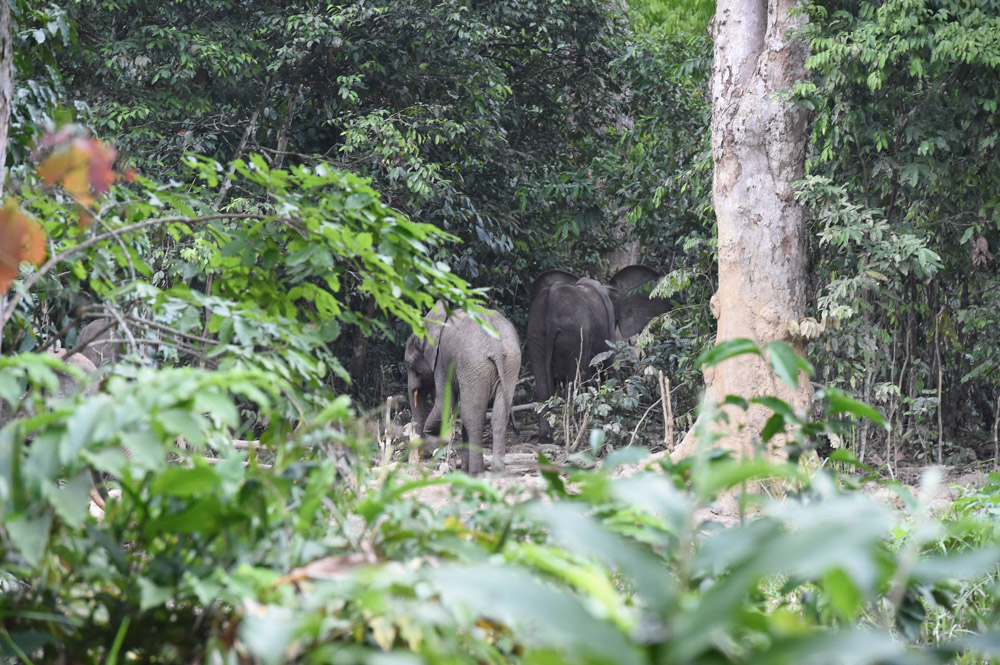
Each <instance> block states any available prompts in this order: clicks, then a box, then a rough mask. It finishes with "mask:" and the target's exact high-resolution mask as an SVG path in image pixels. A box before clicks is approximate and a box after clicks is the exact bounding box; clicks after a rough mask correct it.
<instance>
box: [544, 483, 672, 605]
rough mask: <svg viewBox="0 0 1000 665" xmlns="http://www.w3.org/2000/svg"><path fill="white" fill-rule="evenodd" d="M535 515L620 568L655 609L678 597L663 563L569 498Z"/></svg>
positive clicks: (561, 536)
mask: <svg viewBox="0 0 1000 665" xmlns="http://www.w3.org/2000/svg"><path fill="white" fill-rule="evenodd" d="M531 514H532V515H533V516H534V517H536V518H537V519H540V520H542V521H544V522H545V523H546V524H547V525H548V528H549V530H550V531H551V533H552V536H553V538H554V539H555V541H556V542H558V543H560V544H562V546H563V547H565V548H567V549H569V550H571V551H573V552H577V553H579V554H583V555H586V556H592V557H594V558H596V559H598V560H599V561H603V562H604V563H605V564H607V565H609V566H611V567H612V568H613V569H615V570H617V571H618V572H619V573H621V574H622V575H623V576H625V577H626V578H627V579H629V580H631V582H632V583H633V584H634V585H635V589H636V593H637V594H638V595H639V596H640V597H641V598H643V599H644V601H645V602H646V604H647V605H648V606H650V607H652V608H665V607H667V605H668V604H669V603H670V601H671V600H672V599H673V597H674V593H675V591H674V589H673V586H672V584H671V583H670V579H669V576H668V575H666V574H664V573H665V570H664V566H663V563H662V562H661V561H660V560H658V559H657V558H656V557H655V556H653V555H652V554H651V553H650V552H649V551H647V550H645V549H643V548H642V547H641V546H639V545H638V544H636V543H634V542H629V541H627V540H625V539H624V538H622V537H621V536H619V535H617V534H614V533H611V532H609V531H608V530H607V529H605V528H604V527H602V526H601V525H600V524H598V523H597V522H596V521H595V520H594V519H592V518H590V517H588V516H587V515H586V514H585V513H584V507H583V506H582V505H578V504H577V505H574V504H573V503H571V502H569V501H560V502H554V503H552V504H548V505H537V506H534V507H533V508H532V509H531Z"/></svg>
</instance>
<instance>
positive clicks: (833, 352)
mask: <svg viewBox="0 0 1000 665" xmlns="http://www.w3.org/2000/svg"><path fill="white" fill-rule="evenodd" d="M809 12H810V15H811V16H810V18H811V22H810V24H809V27H808V28H807V29H806V32H805V36H806V38H807V39H809V42H810V45H811V50H812V55H811V56H810V58H809V60H808V67H809V68H810V69H811V70H812V72H813V80H812V81H810V82H806V83H803V84H801V85H799V86H798V88H797V93H798V94H799V96H800V98H801V99H802V100H803V102H804V103H806V104H808V105H810V106H811V107H812V108H813V109H814V111H815V120H814V126H813V127H814V128H813V137H812V143H813V148H814V150H813V152H812V155H813V156H812V158H811V160H810V163H809V166H808V171H809V175H808V177H807V179H806V181H805V182H804V183H803V186H802V188H801V190H800V192H799V196H800V198H801V199H802V200H803V201H804V202H805V203H806V204H807V206H808V207H809V208H810V210H811V211H812V213H813V219H814V231H815V233H814V235H813V240H812V241H811V246H810V254H811V256H812V260H813V261H814V266H815V274H816V280H815V282H814V289H815V303H816V308H815V311H814V312H812V314H813V315H814V316H815V318H816V319H817V320H820V321H823V320H825V321H826V322H827V325H826V331H827V332H826V334H825V335H824V336H823V337H821V338H820V339H819V340H817V342H815V343H814V344H813V347H812V353H813V355H814V356H815V357H816V358H817V359H818V360H820V362H819V365H820V366H822V367H824V376H823V379H824V381H826V382H828V383H831V384H836V385H840V386H844V387H846V388H849V389H851V390H854V391H857V392H858V393H859V394H860V395H861V396H862V398H863V399H865V400H869V401H872V402H874V403H876V404H878V405H880V406H882V407H884V408H885V409H886V410H887V411H888V412H889V414H890V418H891V419H892V420H893V421H894V422H893V429H894V430H896V431H897V432H899V433H901V435H902V436H904V437H908V440H906V441H905V443H906V444H907V448H909V450H910V454H913V455H915V456H916V457H918V458H920V457H923V456H924V455H925V454H927V453H929V452H930V450H929V448H930V446H931V442H932V441H935V440H939V441H940V440H943V441H944V442H946V445H945V446H943V447H944V448H945V450H944V451H942V450H941V449H940V448H939V449H938V451H937V455H941V453H942V452H943V453H944V455H949V454H950V455H951V457H952V460H953V461H959V460H961V459H963V457H964V456H966V455H968V448H966V446H969V447H972V446H974V445H975V444H976V443H977V441H976V439H979V438H980V436H979V435H978V431H984V430H988V429H990V428H991V427H992V424H993V420H994V417H995V412H996V407H995V404H996V402H997V398H998V397H1000V395H997V394H996V390H995V388H996V385H997V381H996V379H997V376H998V375H997V368H998V367H1000V365H998V356H997V348H998V347H1000V338H998V337H997V335H996V331H998V330H1000V326H998V325H996V324H1000V321H998V320H997V319H996V312H997V310H996V309H995V308H991V307H990V306H989V304H990V303H991V302H992V299H993V295H992V294H994V293H995V292H996V290H997V286H998V283H997V279H996V270H995V266H996V259H995V258H994V254H995V252H996V250H997V249H998V248H1000V221H998V220H1000V209H998V207H997V204H998V199H997V196H996V192H997V191H998V189H1000V180H998V179H997V178H998V176H997V172H996V169H995V168H993V164H994V163H995V161H996V157H997V139H998V137H1000V134H998V132H1000V127H998V125H997V116H996V113H995V112H994V110H995V108H996V106H997V103H998V101H1000V85H998V81H1000V77H998V76H997V71H998V67H1000V57H998V53H997V48H996V44H997V43H998V38H1000V4H998V3H996V2H982V3H974V5H972V6H970V5H969V4H968V3H965V2H957V1H956V2H947V1H946V2H935V3H930V2H924V1H923V0H895V1H892V2H884V3H877V4H871V3H854V2H834V1H831V2H821V3H813V4H812V5H811V6H810V9H809ZM939 392H940V394H941V397H940V398H939V395H938V394H939ZM942 399H943V400H944V402H943V403H939V402H941V400H942ZM939 414H940V425H939V423H938V415H939ZM865 439H866V437H865V434H864V433H861V434H860V437H859V438H858V439H856V440H855V443H856V444H857V445H858V448H856V450H857V451H858V452H859V454H860V455H861V456H864V455H865V454H866V453H867V452H868V451H866V450H865ZM968 439H971V440H968ZM966 440H968V441H966ZM948 442H952V443H953V445H948ZM960 442H961V443H960ZM886 443H887V449H886V452H885V453H884V454H881V458H882V461H883V462H887V463H890V464H894V463H895V456H896V453H895V452H894V451H893V448H894V444H893V443H892V442H891V441H887V442H886Z"/></svg>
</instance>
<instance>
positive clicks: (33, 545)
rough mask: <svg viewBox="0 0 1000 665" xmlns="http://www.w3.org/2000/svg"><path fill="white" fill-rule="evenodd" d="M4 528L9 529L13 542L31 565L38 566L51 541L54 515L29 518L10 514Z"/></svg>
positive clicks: (8, 532)
mask: <svg viewBox="0 0 1000 665" xmlns="http://www.w3.org/2000/svg"><path fill="white" fill-rule="evenodd" d="M2 528H5V529H7V534H8V535H9V536H10V542H11V544H12V545H13V546H14V547H16V548H17V550H18V551H19V552H20V553H21V554H22V555H23V556H24V558H25V560H27V562H28V563H29V564H30V565H32V566H35V567H37V566H38V565H40V564H41V562H42V556H43V555H44V554H45V548H46V546H47V545H48V543H49V532H50V531H51V530H52V515H44V516H42V517H36V518H33V519H27V518H25V517H24V516H23V515H17V516H8V518H7V521H6V522H5V523H4V524H3V527H2Z"/></svg>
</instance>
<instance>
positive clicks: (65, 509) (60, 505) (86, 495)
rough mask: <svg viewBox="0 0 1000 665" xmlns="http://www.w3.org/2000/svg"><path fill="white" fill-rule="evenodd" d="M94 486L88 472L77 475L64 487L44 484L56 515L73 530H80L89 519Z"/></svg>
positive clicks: (44, 490)
mask: <svg viewBox="0 0 1000 665" xmlns="http://www.w3.org/2000/svg"><path fill="white" fill-rule="evenodd" d="M93 486H94V483H93V480H92V479H91V477H90V472H88V471H83V472H81V473H79V474H77V475H76V477H74V478H73V479H72V480H70V481H69V482H67V483H66V484H65V485H64V486H62V487H59V486H58V485H56V484H54V483H48V482H46V483H43V484H42V488H43V492H44V493H45V497H46V499H48V502H49V504H50V505H51V506H52V508H53V509H55V512H56V515H58V516H59V517H61V518H62V519H63V520H65V521H66V523H67V524H68V525H69V526H71V527H73V528H79V527H80V526H81V525H82V524H83V521H84V520H85V519H86V518H87V510H88V508H89V506H90V490H91V488H92V487H93Z"/></svg>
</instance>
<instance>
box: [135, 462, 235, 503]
mask: <svg viewBox="0 0 1000 665" xmlns="http://www.w3.org/2000/svg"><path fill="white" fill-rule="evenodd" d="M219 483H220V478H219V476H218V475H217V474H216V473H215V470H214V469H212V468H211V467H209V466H196V467H194V468H191V469H185V468H183V467H178V466H174V467H170V468H169V469H167V470H165V471H164V472H163V473H161V474H160V475H158V476H157V477H156V479H155V480H154V481H153V483H152V484H151V485H150V488H149V491H150V492H152V493H153V494H160V495H165V496H194V495H196V494H207V493H209V492H212V491H214V490H215V489H216V488H218V487H219Z"/></svg>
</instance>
